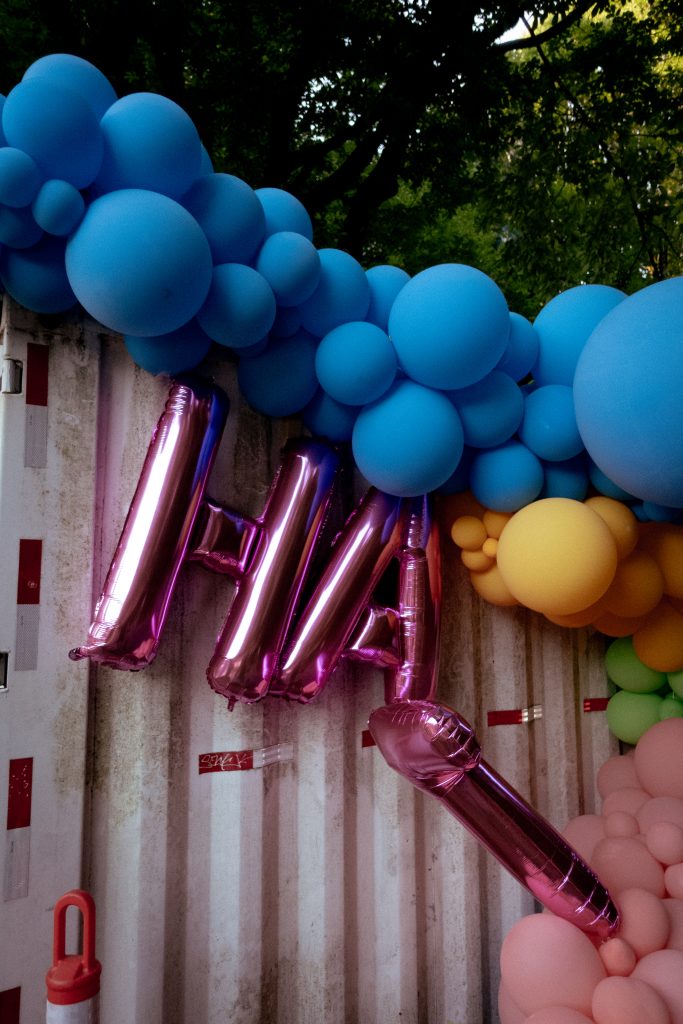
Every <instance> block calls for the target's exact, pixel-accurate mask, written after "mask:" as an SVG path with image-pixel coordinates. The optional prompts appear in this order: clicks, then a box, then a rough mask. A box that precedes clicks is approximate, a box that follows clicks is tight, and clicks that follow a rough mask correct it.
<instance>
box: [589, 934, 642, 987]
mask: <svg viewBox="0 0 683 1024" xmlns="http://www.w3.org/2000/svg"><path fill="white" fill-rule="evenodd" d="M598 953H599V954H600V959H601V960H602V962H603V964H604V965H605V970H606V971H607V973H608V974H609V975H619V976H620V977H624V978H625V977H627V976H628V975H629V974H630V973H631V971H632V970H633V968H634V967H635V966H636V954H635V953H634V951H633V948H632V947H631V946H629V944H628V942H627V941H626V939H622V938H620V937H619V936H616V937H615V938H614V939H608V940H607V942H603V943H602V945H601V946H599V947H598Z"/></svg>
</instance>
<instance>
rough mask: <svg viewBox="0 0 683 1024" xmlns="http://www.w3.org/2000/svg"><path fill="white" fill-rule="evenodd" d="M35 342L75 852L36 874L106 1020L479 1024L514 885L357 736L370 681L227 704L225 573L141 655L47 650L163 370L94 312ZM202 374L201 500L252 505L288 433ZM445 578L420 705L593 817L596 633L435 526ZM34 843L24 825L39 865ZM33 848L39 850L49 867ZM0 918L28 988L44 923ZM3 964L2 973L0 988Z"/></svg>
mask: <svg viewBox="0 0 683 1024" xmlns="http://www.w3.org/2000/svg"><path fill="white" fill-rule="evenodd" d="M16 315H17V316H20V312H19V313H16ZM19 329H22V330H23V329H24V328H23V327H22V328H20V327H17V330H19ZM50 344H51V346H52V347H51V358H54V359H56V360H58V361H59V370H58V373H59V374H61V375H63V377H61V376H60V377H59V381H58V386H57V385H56V386H55V388H54V389H53V391H51V392H50V404H49V406H48V408H49V409H51V410H52V416H53V417H55V422H56V423H58V424H59V425H60V426H59V428H58V431H57V434H55V435H52V434H51V433H50V431H48V462H49V459H50V444H52V445H54V446H56V447H57V448H58V449H59V453H58V455H57V454H54V453H53V458H55V459H57V461H56V462H55V468H54V470H53V473H54V474H55V478H56V477H59V483H56V482H55V483H54V485H53V486H54V488H56V490H55V491H54V493H55V494H58V496H59V510H53V511H52V512H51V513H50V514H51V515H53V520H51V524H52V525H51V527H50V529H51V532H50V538H51V545H50V548H51V554H50V556H49V558H50V559H51V561H50V564H49V567H47V568H46V572H47V573H48V576H46V577H45V578H44V581H43V586H44V587H45V588H46V592H47V593H49V595H50V601H49V611H48V609H47V607H46V608H45V615H44V616H43V619H42V620H41V631H42V630H43V629H44V630H45V635H44V642H45V643H46V644H48V645H49V651H50V656H51V660H50V671H49V672H47V669H46V665H47V662H45V661H43V670H44V674H43V676H41V684H40V685H41V687H42V688H41V689H38V688H37V689H36V690H35V691H34V692H33V694H32V697H31V701H32V707H33V708H34V711H35V710H36V709H38V708H40V710H41V713H44V714H45V736H46V737H47V739H46V743H48V747H49V758H51V759H52V760H51V762H50V763H51V765H52V768H51V771H52V774H53V778H61V775H60V774H59V773H60V771H61V772H62V773H63V771H64V770H63V768H62V769H58V768H57V767H56V766H57V765H62V766H63V765H64V764H65V763H66V762H68V764H69V766H70V767H69V774H68V787H67V789H68V799H67V797H65V796H63V792H66V791H67V790H66V789H64V787H63V788H62V790H59V791H58V792H57V795H56V796H55V793H54V787H53V789H52V790H50V794H48V793H46V794H45V795H44V796H43V798H42V799H43V800H45V801H47V800H49V799H52V800H55V799H56V800H57V804H56V807H57V808H61V807H64V806H66V805H65V804H63V803H60V801H61V800H67V803H68V801H69V800H73V802H74V803H73V806H74V808H76V810H75V811H74V814H73V816H72V824H71V826H70V827H71V828H72V829H73V835H74V836H75V837H77V842H78V846H79V855H80V849H81V847H80V837H81V834H82V854H83V856H82V866H81V864H80V856H72V855H69V857H70V866H69V870H68V871H66V870H65V871H64V872H62V875H61V876H59V881H60V882H61V881H64V882H66V881H67V875H68V885H72V884H74V883H75V882H77V881H79V880H80V882H81V884H82V885H83V886H84V887H85V888H87V889H89V890H90V891H91V892H92V894H93V895H94V897H95V901H96V904H97V912H98V934H97V955H98V958H99V959H100V960H101V962H102V964H103V976H102V995H101V1019H102V1021H103V1024H117V1022H123V1021H125V1022H126V1024H190V1022H191V1024H218V1022H220V1024H226V1022H229V1024H257V1022H258V1024H314V1022H315V1024H319V1022H320V1021H325V1024H342V1022H344V1024H346V1022H354V1024H355V1022H358V1021H362V1022H363V1024H390V1022H393V1021H395V1022H397V1024H398V1022H401V1024H422V1022H427V1024H481V1022H484V1024H486V1022H492V1024H493V1022H495V1021H496V1020H497V1013H496V997H497V985H498V957H499V951H500V945H501V942H502V939H503V937H504V935H505V933H506V932H507V930H508V929H509V927H510V926H511V925H512V923H513V922H514V921H515V920H516V919H517V918H518V917H519V916H521V915H522V914H524V913H528V912H529V911H530V910H531V909H532V901H531V897H530V896H529V895H528V894H527V893H526V892H525V891H523V890H522V889H521V888H520V887H519V885H518V884H517V883H516V882H515V881H514V880H513V879H512V878H510V877H509V876H507V875H506V874H505V873H504V872H503V870H502V869H501V868H499V867H498V865H497V863H496V862H494V861H492V860H491V858H490V857H489V856H488V855H487V854H486V853H484V851H483V850H482V849H481V848H480V847H479V846H478V844H477V843H476V842H475V841H474V840H473V839H472V838H471V837H470V836H469V835H468V834H466V833H465V832H464V830H463V829H462V827H461V826H460V825H459V824H458V823H457V822H456V821H455V820H454V819H452V818H450V817H448V816H447V815H445V814H444V813H443V811H442V810H441V808H440V807H439V806H438V805H436V804H435V803H433V802H430V801H429V799H428V798H427V797H426V796H424V795H423V794H421V793H419V792H417V791H416V790H414V789H413V788H412V787H411V786H410V785H409V784H408V783H407V782H405V781H404V780H403V779H401V778H400V777H398V776H397V775H396V774H394V773H393V772H392V770H391V769H390V768H389V767H388V766H387V765H386V763H385V762H384V761H383V759H382V757H381V755H380V754H379V751H378V749H377V748H376V747H374V746H372V745H366V744H364V740H363V733H364V731H365V730H366V729H367V720H368V716H369V713H370V711H371V710H372V709H373V708H374V707H376V706H378V705H379V704H380V703H381V702H382V700H383V682H382V678H381V674H380V673H379V672H378V671H377V670H374V669H371V668H368V667H367V666H363V665H359V664H355V665H348V666H344V667H343V668H342V669H340V670H338V672H337V673H336V675H335V676H334V678H333V680H332V682H331V683H330V685H329V686H328V688H327V689H326V690H325V692H324V693H323V694H322V695H321V697H320V698H319V699H318V700H317V701H316V702H314V703H313V704H311V705H308V706H299V705H288V704H284V703H281V702H279V701H277V700H273V699H270V700H269V699H267V700H265V701H263V702H261V703H260V704H256V705H251V706H238V707H237V708H236V709H235V710H234V711H233V712H232V713H230V712H229V711H228V710H227V705H226V703H225V701H224V700H223V698H221V697H218V696H217V695H216V694H215V693H214V692H213V691H212V690H211V689H210V688H209V686H208V685H207V682H206V679H205V670H206V666H207V665H208V662H209V659H210V656H211V652H212V649H213V645H214V642H215V638H216V635H217V634H218V632H219V630H220V627H221V625H222V622H223V619H224V617H225V614H226V611H227V608H228V606H229V602H230V599H231V594H232V587H233V584H232V583H231V582H229V581H228V580H226V578H224V577H219V576H216V575H212V574H210V573H209V572H207V571H206V570H204V569H203V568H201V567H199V566H198V565H192V564H189V565H186V566H185V567H184V568H183V570H182V572H181V578H180V584H179V586H178V589H177V592H176V594H175V596H174V599H173V604H172V607H171V610H170V615H169V619H168V623H167V627H166V631H165V635H164V639H163V641H162V644H161V648H160V652H159V655H158V657H157V659H156V661H155V662H154V664H152V665H151V666H150V667H149V668H147V669H145V670H144V671H142V672H137V673H125V672H118V671H115V670H113V669H110V668H106V667H102V666H96V665H90V664H89V663H88V662H80V663H79V664H77V665H76V664H74V663H72V662H69V661H68V658H67V652H68V650H69V648H70V647H73V646H75V645H77V644H78V643H80V642H82V640H83V639H84V636H85V632H86V630H87V622H88V621H89V617H90V613H91V609H92V606H93V603H94V600H95V599H96V597H97V596H98V594H99V591H100V587H101V585H102V582H103V580H104V577H105V575H106V572H107V569H108V566H109V561H110V559H111V556H112V554H113V551H114V548H115V546H116V542H117V540H118V537H119V534H120V531H121V527H122V524H123V521H124V518H125V515H126V511H127V508H128V505H129V503H130V501H131V498H132V496H133V492H134V489H135V484H136V482H137V478H138V474H139V472H140V468H141V466H142V462H143V459H144V456H145V452H146V450H147V445H148V443H149V439H150V435H151V432H152V430H153V428H154V426H155V424H156V422H157V419H158V417H159V414H160V411H161V409H162V407H163V403H164V400H165V396H166V393H167V390H168V381H167V380H164V379H162V378H153V377H151V376H150V375H148V374H146V373H144V372H143V371H141V370H139V369H137V368H136V367H135V366H134V365H133V363H132V362H131V360H130V358H129V357H128V355H127V353H126V351H125V348H124V346H123V343H122V341H121V339H119V338H115V337H105V336H102V335H101V334H100V333H98V331H97V329H96V327H95V326H94V325H91V326H90V327H86V329H83V326H82V325H73V327H72V328H69V329H67V331H66V333H65V334H64V335H62V336H60V337H55V338H53V339H52V340H51V342H50ZM75 352H77V353H79V355H78V358H77V359H76V358H75V356H74V353H75ZM57 353H60V354H57ZM86 370H87V372H86ZM209 370H210V372H212V373H213V375H214V376H215V378H216V380H217V382H218V383H219V384H220V385H221V386H222V387H223V388H224V389H225V390H226V391H227V393H228V394H229V396H230V401H231V411H230V415H229V418H228V426H227V429H226V433H225V436H224V439H223V442H222V445H221V449H220V452H219V456H218V459H217V462H216V465H215V467H214V471H213V475H212V479H211V481H210V485H209V492H210V494H211V496H212V497H214V498H215V499H217V500H218V501H220V502H222V503H225V504H227V505H230V506H231V507H232V508H234V509H237V510H239V511H240V512H243V513H246V514H248V515H251V516H255V515H258V514H259V513H260V511H261V509H262V506H263V503H264V500H265V497H266V494H267V491H268V487H269V485H270V482H271V479H272V476H273V473H274V472H275V469H276V468H277V465H278V461H279V452H280V449H281V447H282V445H283V444H284V442H285V441H286V439H287V438H288V437H289V436H293V435H296V434H297V433H299V431H300V427H299V424H298V422H297V421H295V420H290V421H285V420H278V421H268V420H266V419H265V418H264V417H261V416H259V415H258V414H257V413H255V412H253V411H252V410H251V409H249V407H248V406H247V405H246V403H245V402H244V401H243V400H242V399H241V398H240V396H239V393H238V390H237V386H236V381H235V372H234V366H233V364H231V363H230V362H229V360H227V359H223V360H220V359H218V358H216V359H215V360H214V361H213V362H212V363H211V364H210V366H209ZM77 375H79V376H78V380H77V381H76V379H75V377H76V376H77ZM76 390H77V391H78V394H76V393H75V392H76ZM12 397H13V396H12ZM76 430H77V432H78V437H77V438H76V436H75V435H74V436H73V438H72V434H73V431H76ZM60 431H61V432H60ZM69 431H71V432H72V433H69ZM50 437H52V441H50ZM67 438H72V440H67ZM22 451H23V448H22ZM31 472H32V473H36V472H40V471H39V470H31ZM357 487H358V488H360V487H362V482H360V481H359V482H358V484H357ZM67 538H68V542H67ZM67 543H68V549H69V552H70V555H69V558H66V555H65V548H66V547H67ZM443 582H444V597H445V602H444V621H443V649H442V655H441V675H440V692H439V696H440V699H441V700H442V701H443V702H445V703H447V704H450V705H451V706H453V707H455V708H457V709H458V710H459V711H461V713H462V714H463V715H464V716H465V717H466V718H467V719H468V720H469V721H470V722H471V723H472V724H473V725H474V727H475V730H476V731H477V734H478V736H479V739H480V742H481V745H482V748H483V750H484V754H485V757H486V759H487V760H488V761H489V763H491V764H492V765H493V766H494V767H495V768H496V769H497V770H498V771H499V772H500V773H501V774H502V775H504V776H505V777H506V778H507V779H508V781H510V782H511V783H512V784H513V785H514V786H515V787H516V788H518V789H519V790H520V792H521V793H522V794H523V795H524V796H526V797H527V798H528V799H530V801H531V802H532V803H533V804H534V805H535V806H536V807H537V808H538V809H539V810H540V811H541V812H542V813H543V814H544V815H545V816H546V817H548V818H549V819H550V820H551V821H552V822H553V824H555V825H557V826H560V827H561V826H562V825H563V824H564V823H565V822H566V821H567V820H568V818H570V817H571V816H573V815H576V814H578V813H581V812H589V811H592V810H594V809H595V806H596V791H595V781H594V777H595V771H596V768H597V766H598V765H599V764H600V763H601V762H602V761H603V760H604V759H605V758H606V757H607V756H609V754H610V753H613V752H614V751H615V749H616V744H615V742H614V741H613V740H612V739H611V738H610V737H609V734H608V730H607V726H606V723H605V720H604V715H602V714H586V713H584V712H583V710H582V704H583V699H584V697H592V696H601V695H603V694H605V693H606V692H607V684H606V681H605V676H604V670H603V664H602V656H603V651H604V645H603V641H602V640H601V639H600V638H599V637H596V636H595V635H591V634H589V633H588V632H586V631H583V630H576V631H568V630H562V629H560V628H559V627H556V626H553V625H551V624H550V623H547V622H544V621H542V620H541V618H540V617H539V616H535V615H533V614H532V613H531V612H528V611H526V610H525V609H520V608H517V609H500V608H494V607H492V606H490V605H486V604H485V603H484V602H483V601H482V600H481V599H480V598H479V597H478V596H477V595H476V594H475V593H474V592H473V591H472V588H471V586H470V584H469V581H468V578H467V574H466V572H465V571H464V570H463V568H462V567H461V564H460V561H459V556H458V551H457V549H456V548H455V547H454V545H452V544H451V543H450V542H449V541H447V540H444V551H443ZM50 673H53V674H52V675H51V674H50ZM86 694H87V699H86ZM2 700H5V698H3V697H0V702H1V701H2ZM55 705H58V707H57V709H56V707H55ZM535 705H539V706H541V708H542V717H540V718H537V719H536V720H533V721H530V722H528V723H523V724H518V725H500V726H492V725H489V724H488V722H489V715H488V713H489V712H490V711H495V710H505V709H521V708H529V707H532V706H535ZM5 706H7V705H6V704H5ZM46 709H47V712H46ZM3 712H4V708H3ZM65 722H66V723H68V728H67V725H65V724H64V723H65ZM60 723H61V724H60ZM86 730H87V743H86ZM4 735H5V734H3V736H4ZM278 744H281V745H283V747H284V748H285V749H287V750H289V749H290V748H291V759H289V760H285V761H282V762H279V763H277V762H276V763H272V764H269V765H267V766H265V767H263V768H260V769H259V768H251V769H248V770H243V771H221V772H215V771H214V772H208V773H206V772H203V773H200V771H199V757H200V755H202V754H205V753H211V752H230V751H245V750H255V751H259V750H262V749H263V748H265V747H273V746H275V745H278ZM12 750H14V748H12ZM22 751H23V747H22ZM79 751H81V752H82V753H81V754H78V752H79ZM20 753H21V751H16V752H15V753H13V754H12V756H19V755H20ZM79 757H81V760H80V761H79V760H78V758H79ZM76 762H78V766H79V767H78V770H76V768H75V767H74V765H75V763H76ZM64 786H65V787H66V782H65V783H64ZM69 806H71V804H69ZM55 813H56V812H55ZM33 827H34V828H38V827H39V826H38V822H37V820H36V821H35V822H34V826H33ZM52 838H53V836H52V833H48V834H46V835H44V836H42V839H41V842H42V844H43V846H42V849H43V853H44V854H45V853H46V849H47V846H48V845H50V843H51V841H52ZM67 845H68V844H67ZM55 849H57V847H56V846H55V845H54V844H53V845H52V849H51V853H52V857H53V858H54V857H55V856H56V857H57V859H58V860H59V859H61V858H62V857H64V858H66V857H67V854H66V853H64V854H63V853H62V849H61V847H60V848H59V853H58V854H55ZM32 870H33V871H34V872H40V871H41V862H40V861H38V862H37V863H34V865H33V868H32ZM56 874H57V875H58V874H59V873H57V872H54V871H53V873H52V874H51V875H50V878H49V882H50V894H49V896H48V893H47V892H46V891H43V890H44V889H45V886H43V889H41V893H40V900H42V903H41V907H43V908H48V907H49V906H50V905H51V904H53V903H54V901H55V900H56V899H57V898H58V897H59V895H61V890H62V888H64V886H61V887H60V886H59V885H58V882H57V877H55V875H56ZM76 876H79V877H78V878H77V877H76ZM46 885H47V880H46ZM3 912H4V911H3ZM12 924H13V927H14V928H16V927H19V928H23V930H24V933H25V937H26V942H27V943H29V942H30V943H33V944H34V945H35V947H36V949H37V950H38V953H37V954H36V955H37V956H42V957H43V960H44V963H43V964H42V965H41V971H37V970H36V969H33V973H32V975H31V977H32V978H33V979H34V982H33V983H34V986H37V987H38V988H40V991H41V992H42V987H41V986H42V973H44V970H45V969H46V968H47V966H48V965H49V963H48V960H49V938H50V928H49V915H48V914H47V913H46V912H45V910H44V909H43V912H42V915H39V914H36V915H33V916H30V915H26V916H25V919H24V923H23V924H22V923H21V922H20V921H17V920H13V922H12ZM41 972H42V973H41ZM26 979H28V975H27V976H26V978H20V979H18V980H16V979H14V978H12V977H7V978H6V979H5V978H4V976H3V978H2V979H1V980H3V981H5V984H4V985H3V984H0V988H11V987H12V986H13V985H16V984H20V983H23V984H28V981H27V980H26ZM23 1005H24V1004H23V1002H22V1008H23ZM22 1013H23V1009H22ZM33 1019H38V1018H31V1017H29V1016H26V1018H25V1022H23V1020H22V1024H27V1022H28V1021H29V1020H33Z"/></svg>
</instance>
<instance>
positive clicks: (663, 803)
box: [634, 759, 683, 833]
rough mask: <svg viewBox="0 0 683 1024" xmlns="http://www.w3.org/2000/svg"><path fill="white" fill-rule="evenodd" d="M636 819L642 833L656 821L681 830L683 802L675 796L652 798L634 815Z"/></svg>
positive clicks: (682, 826) (682, 824)
mask: <svg viewBox="0 0 683 1024" xmlns="http://www.w3.org/2000/svg"><path fill="white" fill-rule="evenodd" d="M634 760H635V759H634ZM636 818H637V819H638V824H639V825H640V831H641V832H643V833H647V831H648V829H650V828H651V827H652V825H654V824H655V823H656V822H658V821H666V822H671V823H672V824H674V825H678V827H679V828H683V800H679V799H678V797H675V796H653V797H652V798H651V799H650V800H648V802H647V803H646V804H643V806H642V807H641V808H640V810H639V811H638V812H637V813H636Z"/></svg>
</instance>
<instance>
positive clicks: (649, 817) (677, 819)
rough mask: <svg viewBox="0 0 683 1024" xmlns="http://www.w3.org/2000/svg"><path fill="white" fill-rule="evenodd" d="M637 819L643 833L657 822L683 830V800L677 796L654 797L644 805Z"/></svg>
mask: <svg viewBox="0 0 683 1024" xmlns="http://www.w3.org/2000/svg"><path fill="white" fill-rule="evenodd" d="M636 818H637V819H638V824H639V825H640V831H641V832H643V833H645V832H647V830H648V829H649V828H650V826H651V825H654V823H655V822H656V821H668V822H671V824H673V825H678V827H679V828H683V800H679V799H678V797H675V796H654V797H652V798H651V799H650V800H648V801H647V803H646V804H643V806H642V807H641V808H640V810H639V811H638V812H637V814H636Z"/></svg>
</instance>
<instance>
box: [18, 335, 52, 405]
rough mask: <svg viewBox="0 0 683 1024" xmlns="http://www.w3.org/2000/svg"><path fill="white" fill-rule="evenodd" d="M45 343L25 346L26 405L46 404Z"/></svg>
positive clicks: (47, 349) (46, 355) (46, 356)
mask: <svg viewBox="0 0 683 1024" xmlns="http://www.w3.org/2000/svg"><path fill="white" fill-rule="evenodd" d="M49 352H50V350H49V348H48V347H47V345H35V344H33V343H32V342H29V344H28V345H27V346H26V383H25V385H24V389H25V394H26V404H27V405H47V361H48V355H49Z"/></svg>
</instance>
